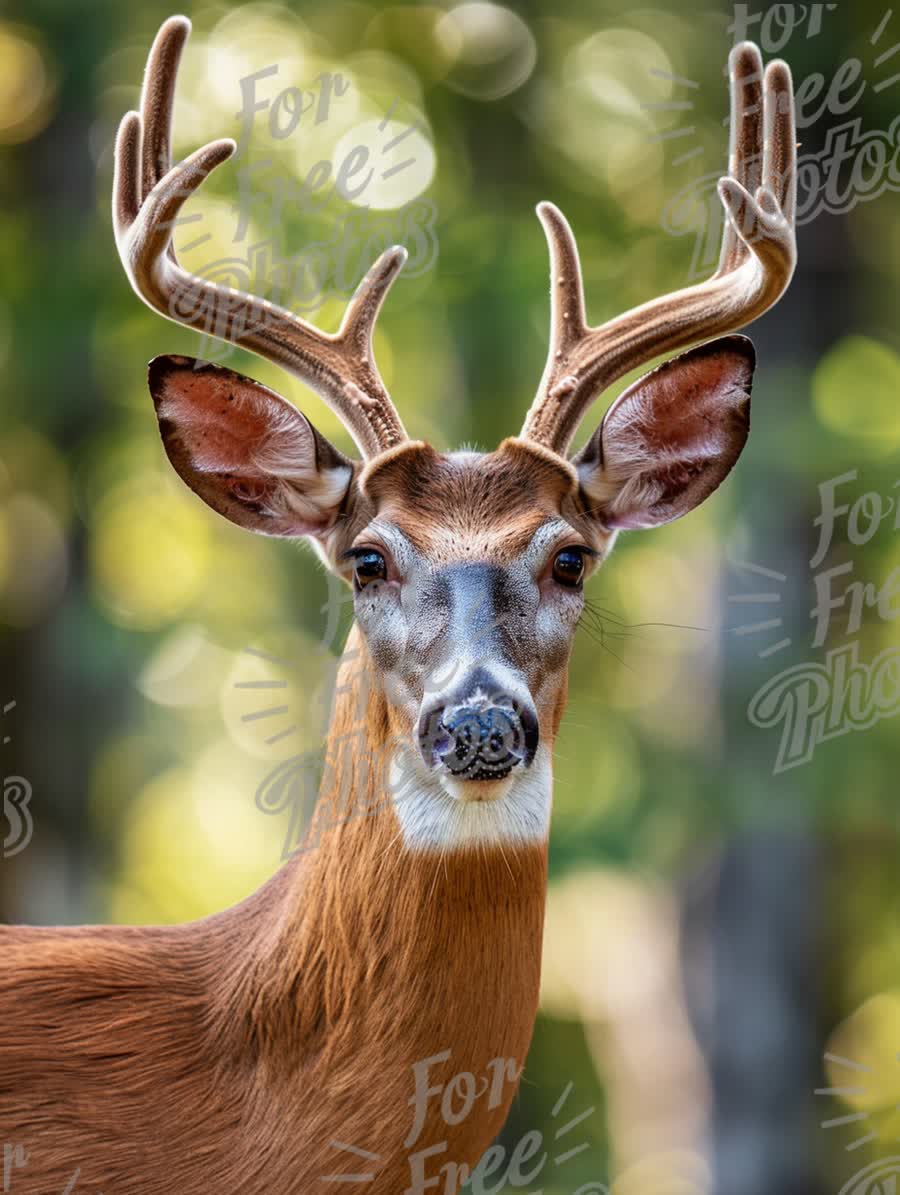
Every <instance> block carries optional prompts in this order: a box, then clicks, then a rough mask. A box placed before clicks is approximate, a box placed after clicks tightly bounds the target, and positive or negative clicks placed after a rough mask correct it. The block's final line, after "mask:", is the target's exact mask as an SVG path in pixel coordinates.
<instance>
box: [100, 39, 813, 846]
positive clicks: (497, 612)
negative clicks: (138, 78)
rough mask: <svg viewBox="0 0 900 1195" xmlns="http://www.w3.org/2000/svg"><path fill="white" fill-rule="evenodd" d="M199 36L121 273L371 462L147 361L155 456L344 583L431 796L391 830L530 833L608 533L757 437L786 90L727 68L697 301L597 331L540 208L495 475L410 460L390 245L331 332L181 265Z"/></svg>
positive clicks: (213, 375)
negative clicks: (397, 400) (464, 813)
mask: <svg viewBox="0 0 900 1195" xmlns="http://www.w3.org/2000/svg"><path fill="white" fill-rule="evenodd" d="M189 28H190V26H189V23H188V22H187V21H186V20H185V18H183V17H174V18H172V19H171V20H169V21H167V22H166V23H165V24H164V25H163V27H162V29H161V30H160V33H159V34H158V36H157V39H156V42H155V43H154V46H153V49H152V51H151V53H150V58H149V60H148V63H147V70H146V73H145V77H144V90H143V93H142V97H141V111H140V112H131V113H128V114H127V115H126V116H125V117H124V119H123V121H122V123H121V125H120V128H119V135H118V139H117V142H116V172H115V181H114V186H113V221H114V226H115V230H116V240H117V244H118V247H119V253H120V256H121V259H122V263H123V265H124V267H125V270H126V272H127V274H128V276H129V279H130V281H131V283H132V285H133V286H134V288H135V290H136V291H137V292H138V294H139V295H140V296H141V297H142V298H143V299H144V300H145V301H146V302H147V303H148V304H149V305H150V306H151V307H153V308H155V309H156V310H157V311H159V312H161V313H162V314H163V315H166V316H168V317H169V318H171V319H175V320H177V321H178V322H181V323H185V324H188V325H189V326H191V327H195V328H200V329H203V330H204V331H209V330H210V327H211V326H214V327H215V330H216V334H217V335H220V336H221V337H223V338H224V339H227V340H229V341H231V342H233V343H236V344H239V345H241V346H242V347H245V348H249V349H252V350H253V351H255V352H257V353H259V354H260V355H261V356H263V357H266V358H268V359H270V360H272V361H274V362H277V363H278V364H279V365H281V366H283V367H285V368H286V369H287V370H289V371H290V372H292V373H293V374H295V375H297V376H298V377H300V378H301V379H302V380H303V381H305V382H306V383H308V384H309V385H310V386H311V387H312V388H313V389H315V390H316V391H317V392H318V393H319V394H320V395H321V397H322V398H323V399H324V400H325V401H326V402H327V403H329V404H330V406H331V407H332V408H333V409H334V410H335V411H336V412H337V413H338V414H339V415H340V417H341V419H342V420H343V421H344V423H345V425H346V426H347V428H348V429H349V431H350V432H351V434H352V435H353V438H354V440H355V442H356V445H357V447H358V449H359V452H360V458H361V459H358V460H350V459H348V458H347V457H345V456H344V455H343V454H342V453H340V452H338V451H337V449H335V448H334V447H332V446H331V445H330V444H329V443H328V442H327V441H326V440H325V439H324V437H322V436H321V435H320V434H319V433H318V432H316V431H315V429H314V428H313V427H312V425H311V424H310V423H309V422H308V420H307V419H306V418H305V417H304V416H303V415H302V414H301V413H300V412H299V411H298V410H297V409H296V408H295V407H294V406H292V405H291V404H290V403H288V402H286V401H285V400H284V399H282V398H279V396H278V395H277V394H274V393H273V392H272V391H270V390H267V389H266V388H265V387H263V386H260V385H258V384H257V383H255V382H253V381H251V380H250V379H248V378H245V377H242V376H241V375H239V374H235V373H233V372H232V371H231V370H227V369H221V368H217V367H215V366H212V365H205V364H203V363H200V362H196V361H193V360H191V359H188V358H183V357H161V358H157V359H156V361H154V362H153V363H152V364H151V367H150V389H151V393H152V395H153V398H154V401H155V403H156V410H157V415H158V418H159V423H160V429H161V432H162V437H163V443H164V445H165V448H166V451H167V453H168V455H169V458H170V460H171V461H172V464H173V465H174V466H175V468H176V470H177V471H178V473H179V474H180V475H181V477H182V478H183V479H184V480H185V481H186V482H187V484H188V485H189V486H190V487H191V488H192V489H193V490H194V491H195V492H196V493H197V494H198V495H199V496H200V497H201V498H202V499H203V500H204V501H205V502H207V503H208V504H209V505H210V506H211V507H213V509H214V510H216V511H218V512H219V513H220V514H222V515H224V516H225V517H226V518H229V519H231V520H232V521H233V522H235V523H238V524H240V525H241V526H243V527H247V528H249V529H251V530H253V531H259V532H262V533H264V534H268V535H276V536H289V537H298V538H299V537H305V538H307V539H309V540H311V541H312V542H313V543H314V544H315V546H316V548H317V549H318V551H319V553H320V555H321V556H322V557H323V559H324V560H325V562H326V563H327V564H328V566H329V567H330V568H332V569H333V570H334V571H335V572H337V573H338V574H339V575H340V576H342V577H343V578H345V579H346V580H347V581H348V582H349V583H350V584H352V585H353V587H354V591H355V602H356V616H357V625H358V627H359V628H360V632H361V634H362V636H363V640H364V644H365V650H366V652H367V653H368V657H369V662H370V665H371V667H370V669H369V671H370V672H371V673H372V675H373V676H374V677H375V678H376V679H377V681H378V684H379V686H380V688H381V692H382V694H383V697H384V699H385V702H386V708H387V711H388V712H387V718H388V720H389V721H390V722H391V729H392V730H393V731H394V733H395V734H396V735H398V736H399V741H400V742H401V743H404V742H405V744H406V747H407V751H406V753H405V754H406V756H407V760H408V761H411V762H408V765H407V771H409V772H413V773H414V775H415V779H416V780H417V782H418V784H419V788H420V790H421V791H422V793H424V802H423V801H419V802H418V804H417V805H416V810H415V812H414V814H413V815H411V820H410V821H409V822H408V823H407V824H406V825H405V827H404V828H405V829H407V830H408V831H409V833H415V834H419V835H420V836H421V837H423V838H424V840H426V841H429V840H433V839H434V837H435V836H437V837H438V838H439V840H441V841H443V842H445V841H446V833H445V831H446V823H441V822H439V823H437V830H435V824H434V823H433V822H432V821H431V820H429V819H430V818H431V813H430V812H428V811H430V810H432V809H434V808H438V807H441V802H444V803H446V801H448V800H449V801H454V800H455V801H457V802H459V801H464V802H465V803H466V804H468V805H469V806H470V807H473V808H474V807H475V806H476V805H479V806H484V805H489V806H496V805H499V804H500V802H501V801H505V802H506V805H505V806H504V809H505V811H506V812H505V813H504V815H503V816H504V817H505V818H506V821H505V823H504V825H505V827H506V829H507V830H508V831H509V832H510V833H512V834H513V835H514V836H515V835H516V834H518V836H519V837H521V836H522V835H523V834H524V835H525V836H526V837H538V836H541V837H542V836H543V835H544V834H545V833H546V821H547V812H548V810H549V783H548V781H549V766H550V765H549V759H550V747H551V746H552V742H553V737H554V735H555V733H556V730H557V727H558V724H559V719H560V715H561V711H562V707H563V703H564V699H565V687H566V665H567V661H568V657H569V651H570V648H571V643H572V636H573V633H574V629H575V626H576V624H577V622H578V618H579V615H580V613H581V609H582V601H583V599H582V592H581V587H582V584H583V582H584V579H585V578H586V577H587V576H588V574H589V573H590V572H591V571H592V569H594V568H595V567H596V566H597V565H598V564H599V563H600V561H602V560H603V558H604V557H605V556H606V555H607V554H608V552H609V550H610V548H611V546H612V543H613V541H614V539H615V536H616V534H617V533H618V531H619V530H620V529H629V530H633V529H640V528H645V527H652V526H655V525H657V524H659V523H664V522H668V521H669V520H671V519H676V518H678V517H679V516H680V515H682V514H685V513H686V512H687V511H689V510H691V509H692V508H693V507H694V506H696V505H697V504H698V503H699V502H701V501H703V499H704V498H705V497H706V496H707V495H708V494H710V493H711V492H712V491H713V490H714V489H715V488H716V487H717V486H718V485H719V483H720V482H721V481H722V480H723V479H724V477H725V476H726V475H727V473H728V472H729V470H730V469H731V467H732V466H733V465H734V463H735V461H736V460H737V457H738V455H739V454H740V452H741V449H742V448H743V445H744V442H745V440H746V438H747V430H748V425H749V394H750V384H751V379H752V373H753V364H754V359H753V349H752V346H751V344H750V342H749V341H748V340H746V339H744V338H743V337H739V336H733V335H722V334H723V333H731V332H733V331H734V330H735V329H737V328H740V327H742V326H743V325H744V324H746V323H749V322H750V321H751V320H753V319H755V318H756V317H757V316H758V315H761V314H762V312H763V311H765V310H766V309H767V308H768V307H770V306H771V305H772V304H773V303H774V302H776V301H777V299H778V298H779V297H780V295H781V294H782V292H783V291H784V289H785V287H786V286H787V284H788V281H789V280H790V277H791V274H792V272H793V268H794V263H795V260H796V246H795V240H794V216H795V175H796V156H795V151H796V134H795V128H794V114H793V104H792V100H791V96H792V92H791V79H790V73H789V71H788V68H787V66H786V65H785V64H784V63H782V62H773V63H771V64H770V65H769V67H768V68H767V69H766V71H765V73H763V70H762V61H761V58H760V55H759V51H758V50H757V49H756V47H755V46H753V45H751V44H750V43H743V44H741V45H739V46H737V47H735V49H734V50H733V51H732V55H731V59H730V63H729V65H730V78H731V154H730V163H729V164H730V172H729V174H728V175H727V176H725V177H724V178H722V179H721V180H720V182H719V193H720V196H721V199H722V202H723V205H724V207H725V211H726V217H727V218H726V222H725V226H724V233H723V242H722V252H721V257H720V262H719V266H718V268H717V270H716V272H715V274H714V275H713V276H712V278H710V279H709V280H708V281H707V282H704V283H701V284H699V285H697V286H692V287H688V288H687V289H685V290H682V291H678V292H676V293H674V294H672V295H667V296H664V297H662V298H660V299H656V300H654V301H652V302H649V303H645V304H644V305H643V306H641V307H638V308H635V309H634V310H633V311H630V312H626V313H625V314H624V315H622V316H619V317H617V318H616V319H613V320H611V321H610V322H609V323H607V324H604V325H602V326H600V327H590V326H589V325H588V323H587V318H586V312H585V304H584V294H583V288H582V283H581V271H580V266H579V260H578V252H577V248H576V245H575V240H574V237H573V236H572V232H571V230H570V228H569V226H568V224H567V223H566V221H565V219H564V218H563V216H562V214H561V213H560V212H559V211H558V210H557V209H556V208H555V207H553V205H552V204H546V203H544V204H540V205H539V206H538V214H539V216H540V219H541V222H542V223H543V225H544V230H545V233H546V235H547V239H548V243H549V246H550V259H551V332H550V350H549V354H548V358H547V364H546V367H545V370H544V375H543V378H542V380H541V383H540V386H539V388H538V394H537V397H536V398H535V400H534V403H533V404H532V406H531V409H530V410H529V412H528V414H527V416H526V419H525V423H524V426H523V428H522V432H521V435H520V437H517V438H514V439H509V440H505V441H504V442H503V444H501V446H500V448H498V449H497V450H496V451H495V452H491V453H485V454H478V453H471V452H463V453H451V454H449V455H442V454H440V453H438V452H436V451H435V450H434V449H432V448H430V447H428V446H427V445H425V444H422V443H421V442H419V441H412V440H410V439H409V437H408V436H407V434H406V432H405V430H404V428H403V424H402V422H401V420H400V417H399V415H398V413H397V411H396V409H395V407H394V405H393V403H392V402H391V400H390V397H389V396H388V393H387V390H386V389H385V386H384V383H383V381H382V379H381V377H380V375H379V373H378V370H377V367H376V365H375V362H374V358H373V354H372V330H373V327H374V324H375V320H376V318H377V316H378V313H379V310H380V307H381V304H382V302H383V301H384V298H385V295H386V294H387V291H388V289H389V287H390V285H391V283H392V281H393V280H394V278H395V277H396V276H397V273H398V271H399V270H400V269H401V268H402V265H403V262H404V260H405V257H406V254H405V251H404V250H403V249H401V248H399V247H394V248H393V249H389V250H387V251H386V252H385V253H383V254H382V255H381V257H380V258H379V259H378V260H377V261H376V262H375V264H374V265H373V266H372V268H371V269H370V270H369V272H368V274H367V275H366V276H365V278H364V279H363V280H362V282H361V283H360V285H359V287H358V288H357V291H356V293H355V294H354V296H353V298H352V299H351V300H350V303H349V305H348V307H347V310H346V313H345V315H344V318H343V321H342V323H341V326H340V328H339V329H338V331H337V332H336V333H333V334H326V333H323V332H321V331H319V330H318V329H316V328H314V327H313V326H312V325H310V324H309V323H307V322H306V321H304V320H303V319H301V318H299V317H298V316H296V315H294V314H293V313H292V312H290V311H288V310H286V309H283V308H279V307H275V306H273V305H272V304H271V303H268V302H266V301H264V300H262V299H259V298H255V297H254V296H252V295H247V294H237V293H235V292H232V291H226V290H224V289H220V288H218V287H216V286H215V285H213V284H212V283H210V282H207V281H205V280H203V279H201V278H197V277H195V276H193V275H191V274H188V273H187V272H186V271H185V270H183V269H182V268H181V266H180V265H179V264H178V260H177V255H176V252H175V249H174V247H173V245H172V242H171V230H172V229H173V228H174V227H175V226H176V225H177V223H178V220H177V217H178V213H179V211H180V209H181V207H182V205H183V204H184V202H185V200H186V199H187V198H188V197H189V196H190V195H191V194H192V193H193V191H194V190H196V188H197V187H198V186H199V184H200V182H201V181H202V179H203V178H204V177H205V176H206V175H207V174H208V173H209V171H210V170H212V169H214V168H215V167H216V166H218V165H219V164H220V163H222V162H223V161H224V160H225V159H226V158H228V157H229V156H230V155H231V154H232V153H233V152H234V148H235V146H234V142H232V141H229V140H221V141H214V142H212V143H210V144H209V145H207V146H205V147H204V148H203V149H200V150H197V151H196V153H194V154H192V155H191V156H190V157H188V158H187V159H185V161H183V162H181V163H179V164H178V165H177V166H175V167H174V168H173V167H172V161H171V144H170V130H171V123H172V111H173V106H174V92H175V78H176V71H177V66H178V60H179V57H180V54H181V50H182V48H183V45H184V42H185V40H186V38H187V35H188V31H189ZM713 336H719V339H709V338H710V337H713ZM698 341H705V342H706V343H703V344H701V345H700V346H699V347H698V348H694V349H691V350H690V351H688V352H686V353H683V354H682V355H681V356H680V357H676V358H674V359H673V360H671V361H669V362H667V363H666V364H665V365H663V366H660V367H659V368H658V369H656V370H654V371H653V372H651V373H649V374H647V375H646V376H645V377H643V378H641V379H640V380H639V381H638V382H636V383H634V385H632V386H631V387H630V388H629V389H627V390H626V391H625V392H624V393H623V394H622V395H620V396H619V398H618V399H617V400H616V401H615V402H614V403H613V405H612V406H611V407H610V408H609V410H608V411H607V412H606V415H605V417H604V418H603V420H602V422H601V424H600V426H599V427H598V428H597V430H596V431H595V432H594V434H593V435H592V436H591V438H590V439H589V440H588V442H587V444H586V445H585V447H584V448H583V449H582V450H581V452H579V453H578V454H577V455H575V456H570V454H569V448H570V444H571V441H572V438H573V436H574V434H575V431H576V429H577V427H578V425H579V423H580V422H581V420H582V419H583V418H584V415H585V414H586V412H587V410H588V409H589V407H590V405H591V404H592V402H593V401H594V400H595V399H596V397H597V395H598V394H599V393H600V392H601V391H602V390H603V389H604V388H605V387H607V386H609V385H610V384H611V383H613V382H614V381H616V380H617V379H618V378H620V377H622V376H623V375H624V374H625V373H627V372H628V371H629V370H631V369H633V368H635V367H636V366H637V365H639V364H640V363H641V362H644V361H647V360H649V359H650V358H652V357H654V356H657V355H659V354H661V353H664V352H669V351H672V350H674V349H676V348H682V347H684V346H685V345H688V344H692V343H696V342H698ZM516 793H518V794H519V796H518V797H517V801H518V804H516V805H513V804H511V802H512V801H513V797H514V796H515V794H516ZM429 794H430V797H431V798H433V799H432V800H431V803H430V804H429ZM400 808H401V806H400V805H399V804H398V810H399V809H400ZM423 809H424V810H426V812H425V813H423V812H422V811H423ZM403 816H406V815H404V814H401V817H403Z"/></svg>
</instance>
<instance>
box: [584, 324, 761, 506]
mask: <svg viewBox="0 0 900 1195" xmlns="http://www.w3.org/2000/svg"><path fill="white" fill-rule="evenodd" d="M755 364H756V354H755V353H754V350H753V345H752V343H751V342H750V341H749V340H748V339H747V338H746V336H723V337H722V338H721V339H719V340H712V341H710V342H709V343H708V344H703V345H700V347H699V348H695V349H691V350H690V351H689V352H687V353H682V354H681V356H680V357H675V358H674V359H673V360H672V361H667V362H666V364H665V365H660V366H659V368H658V369H654V370H652V371H651V372H650V373H648V374H645V375H644V377H642V378H639V379H638V381H636V382H635V383H634V384H633V385H632V386H629V388H628V389H627V390H626V391H624V393H623V394H621V395H620V396H619V397H618V398H617V399H616V401H615V402H614V403H613V405H612V406H611V407H610V408H609V410H608V411H607V412H606V415H605V416H604V419H603V422H602V423H601V425H600V427H599V428H598V429H597V431H596V432H594V434H593V436H592V437H591V439H590V440H589V441H588V442H587V444H586V445H585V446H584V448H583V449H582V450H581V452H580V453H579V454H578V455H577V456H576V457H575V458H574V461H573V464H574V465H575V467H576V469H577V470H578V476H579V479H580V481H581V487H582V490H583V491H584V494H585V495H586V497H587V499H588V501H589V503H590V506H591V508H592V510H593V512H594V513H595V514H596V515H597V517H598V518H599V519H600V520H601V521H602V522H603V524H604V525H605V526H606V527H609V528H610V529H613V528H623V529H628V528H640V527H656V526H658V525H659V524H661V523H669V522H671V521H672V519H678V518H680V517H681V516H682V515H684V514H687V513H688V511H689V510H693V509H694V507H695V506H699V505H700V503H701V502H702V501H703V500H704V498H707V497H709V495H710V494H711V493H712V492H713V490H714V489H716V487H717V486H718V485H719V484H720V483H721V482H722V481H724V479H725V478H726V477H727V476H728V474H729V473H730V471H731V469H732V466H733V465H734V463H735V461H736V460H737V459H738V457H739V456H740V454H741V450H742V449H743V447H744V444H745V443H746V442H747V433H748V432H749V430H750V387H751V385H752V382H753V368H754V366H755Z"/></svg>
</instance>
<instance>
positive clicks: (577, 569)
mask: <svg viewBox="0 0 900 1195" xmlns="http://www.w3.org/2000/svg"><path fill="white" fill-rule="evenodd" d="M583 579H584V552H583V551H582V550H581V548H563V550H562V551H561V552H557V553H556V559H555V560H554V561H553V580H554V581H556V582H557V583H558V584H559V585H565V586H566V588H567V589H577V588H578V586H579V585H580V584H581V582H582V580H583Z"/></svg>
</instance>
